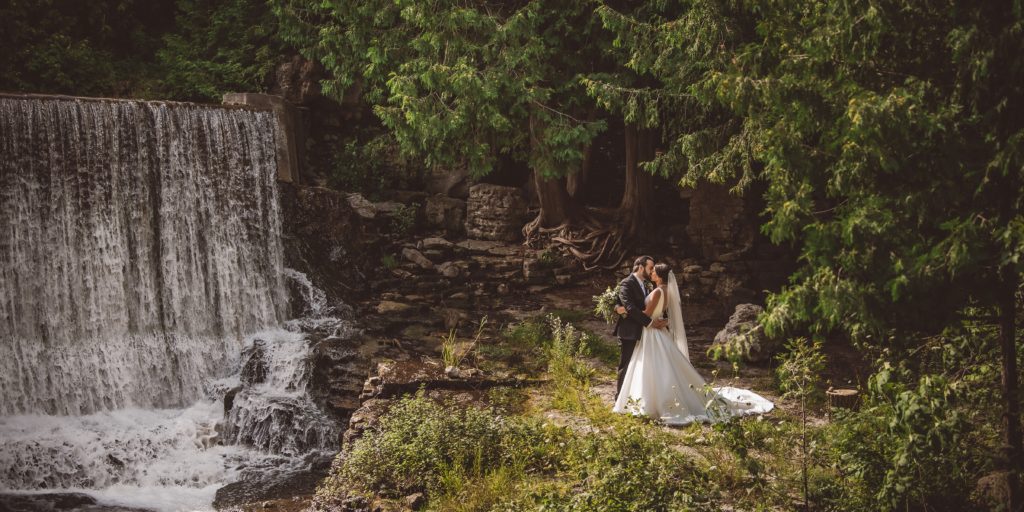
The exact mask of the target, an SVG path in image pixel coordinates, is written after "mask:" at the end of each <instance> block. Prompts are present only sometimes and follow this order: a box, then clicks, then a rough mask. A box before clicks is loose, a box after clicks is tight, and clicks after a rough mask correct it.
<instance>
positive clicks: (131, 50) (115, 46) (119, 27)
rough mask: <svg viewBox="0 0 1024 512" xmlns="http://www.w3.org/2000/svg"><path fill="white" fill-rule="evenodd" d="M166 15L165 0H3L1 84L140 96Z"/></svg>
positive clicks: (168, 15)
mask: <svg viewBox="0 0 1024 512" xmlns="http://www.w3.org/2000/svg"><path fill="white" fill-rule="evenodd" d="M170 18H173V3H172V2H170V1H169V0H162V1H155V2H149V1H137V0H97V1H93V2H79V1H75V0H42V1H33V2H26V1H18V0H14V1H11V2H4V4H3V5H0V20H3V22H2V23H3V29H2V30H0V45H2V47H3V48H4V51H3V52H0V90H5V91H18V92H33V93H63V94H81V95H118V96H121V95H144V94H145V93H146V92H147V91H148V90H149V89H150V88H151V87H152V86H153V85H154V84H152V83H149V82H148V81H147V77H151V76H154V75H158V73H157V72H156V70H155V69H154V66H153V62H154V57H155V52H156V50H157V48H159V46H160V35H161V34H163V33H164V32H166V31H168V30H170V29H172V28H173V25H171V24H170V23H168V19H170Z"/></svg>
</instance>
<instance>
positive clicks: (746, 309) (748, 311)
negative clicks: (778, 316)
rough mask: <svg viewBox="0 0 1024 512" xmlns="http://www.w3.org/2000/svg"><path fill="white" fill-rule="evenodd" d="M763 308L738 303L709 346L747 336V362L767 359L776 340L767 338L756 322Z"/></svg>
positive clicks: (776, 345) (776, 344)
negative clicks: (748, 349) (748, 345)
mask: <svg viewBox="0 0 1024 512" xmlns="http://www.w3.org/2000/svg"><path fill="white" fill-rule="evenodd" d="M762 311H764V309H763V308H762V307H761V306H758V305H756V304H740V305H738V306H736V310H735V311H734V312H733V314H732V316H730V317H729V322H728V323H726V324H725V327H724V328H723V329H722V330H721V331H718V334H716V335H715V340H714V342H712V344H711V347H712V348H714V347H716V346H721V345H723V344H726V343H728V342H730V341H732V340H734V339H735V338H737V337H739V336H746V337H748V338H749V343H750V352H749V354H748V355H747V357H746V358H745V359H746V360H747V361H749V362H761V361H765V360H767V359H768V356H770V355H771V354H772V353H773V352H774V351H775V350H777V349H778V342H776V341H774V340H771V339H769V338H768V337H767V336H765V334H764V329H763V328H762V327H761V325H760V324H758V323H757V316H758V315H760V314H761V312H762Z"/></svg>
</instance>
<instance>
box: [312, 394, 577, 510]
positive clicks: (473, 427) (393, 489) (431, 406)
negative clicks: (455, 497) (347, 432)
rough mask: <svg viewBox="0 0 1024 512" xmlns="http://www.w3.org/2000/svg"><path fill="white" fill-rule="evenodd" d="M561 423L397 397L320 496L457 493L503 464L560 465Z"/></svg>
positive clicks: (526, 468)
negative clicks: (462, 482) (468, 480)
mask: <svg viewBox="0 0 1024 512" xmlns="http://www.w3.org/2000/svg"><path fill="white" fill-rule="evenodd" d="M563 436H564V433H563V432H562V431H560V430H559V429H555V428H553V427H550V426H544V425H541V424H538V423H536V422H532V421H529V420H524V419H518V418H507V417H504V416H501V415H497V414H495V413H493V412H492V411H489V410H485V409H478V408H475V407H459V406H456V405H455V404H452V403H436V402H434V401H432V400H430V399H429V398H427V397H425V396H424V395H423V393H422V392H421V393H419V394H417V395H416V396H413V397H406V398H403V399H401V400H399V401H398V402H396V403H395V404H394V405H393V406H392V408H391V409H390V410H389V411H388V412H387V413H386V414H385V415H383V416H382V417H381V418H380V422H379V423H378V424H377V425H376V426H375V427H374V428H373V429H372V430H369V431H368V432H366V433H365V434H364V435H363V437H361V438H359V439H358V440H357V441H356V442H355V443H354V444H353V445H352V446H351V447H350V448H349V449H348V450H347V451H346V453H345V454H344V455H342V456H339V459H338V461H339V463H340V464H339V465H338V466H336V468H335V469H334V470H333V471H332V474H331V476H330V477H328V479H327V480H326V481H325V482H324V484H322V486H321V488H320V489H319V490H318V494H319V495H320V496H321V497H324V498H328V499H330V498H334V499H337V498H340V497H343V496H345V495H346V494H350V493H353V494H367V493H381V494H382V495H385V496H392V497H400V496H405V495H407V494H409V493H412V492H416V491H428V492H430V493H432V494H436V495H442V496H443V495H445V494H446V493H448V494H459V492H460V488H459V485H460V484H459V480H464V479H465V478H467V477H473V478H482V477H484V476H485V475H488V474H492V473H494V472H500V471H506V470H507V469H502V468H516V469H517V470H518V471H520V472H525V471H542V470H545V469H546V468H547V469H550V468H552V467H554V466H555V464H557V450H556V449H555V448H556V447H557V445H558V443H559V442H560V441H559V439H561V438H562V437H563Z"/></svg>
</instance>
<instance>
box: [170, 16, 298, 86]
mask: <svg viewBox="0 0 1024 512" xmlns="http://www.w3.org/2000/svg"><path fill="white" fill-rule="evenodd" d="M175 6H176V9H177V18H176V24H177V30H175V31H174V32H172V33H170V34H167V35H166V36H164V46H163V48H161V49H160V51H159V52H158V53H157V56H158V62H159V64H160V66H161V68H162V72H163V83H162V85H161V89H162V91H163V92H164V93H165V94H169V95H170V96H171V97H173V98H180V99H188V100H203V101H220V99H221V96H222V95H223V94H224V93H225V92H253V91H256V92H260V91H265V90H266V84H267V81H268V80H267V79H268V77H269V75H270V73H271V72H272V71H273V70H274V67H275V66H276V65H277V64H278V63H279V62H280V61H281V60H283V58H282V57H283V56H284V55H285V54H286V49H285V46H284V45H283V44H282V43H281V41H280V38H279V36H278V28H277V18H276V17H275V16H274V15H273V13H272V12H271V11H270V9H269V7H268V4H267V2H266V1H264V0H217V1H215V2H210V1H197V0H177V1H176V2H175Z"/></svg>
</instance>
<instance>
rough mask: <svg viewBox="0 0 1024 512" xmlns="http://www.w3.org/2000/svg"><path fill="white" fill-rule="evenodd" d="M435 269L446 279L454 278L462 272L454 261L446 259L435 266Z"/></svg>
mask: <svg viewBox="0 0 1024 512" xmlns="http://www.w3.org/2000/svg"><path fill="white" fill-rule="evenodd" d="M437 271H438V273H440V274H441V275H442V276H444V277H447V278H448V279H454V278H456V277H459V274H461V273H462V268H461V267H460V266H459V264H458V263H455V262H454V261H446V262H444V263H442V264H440V265H438V266H437Z"/></svg>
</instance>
